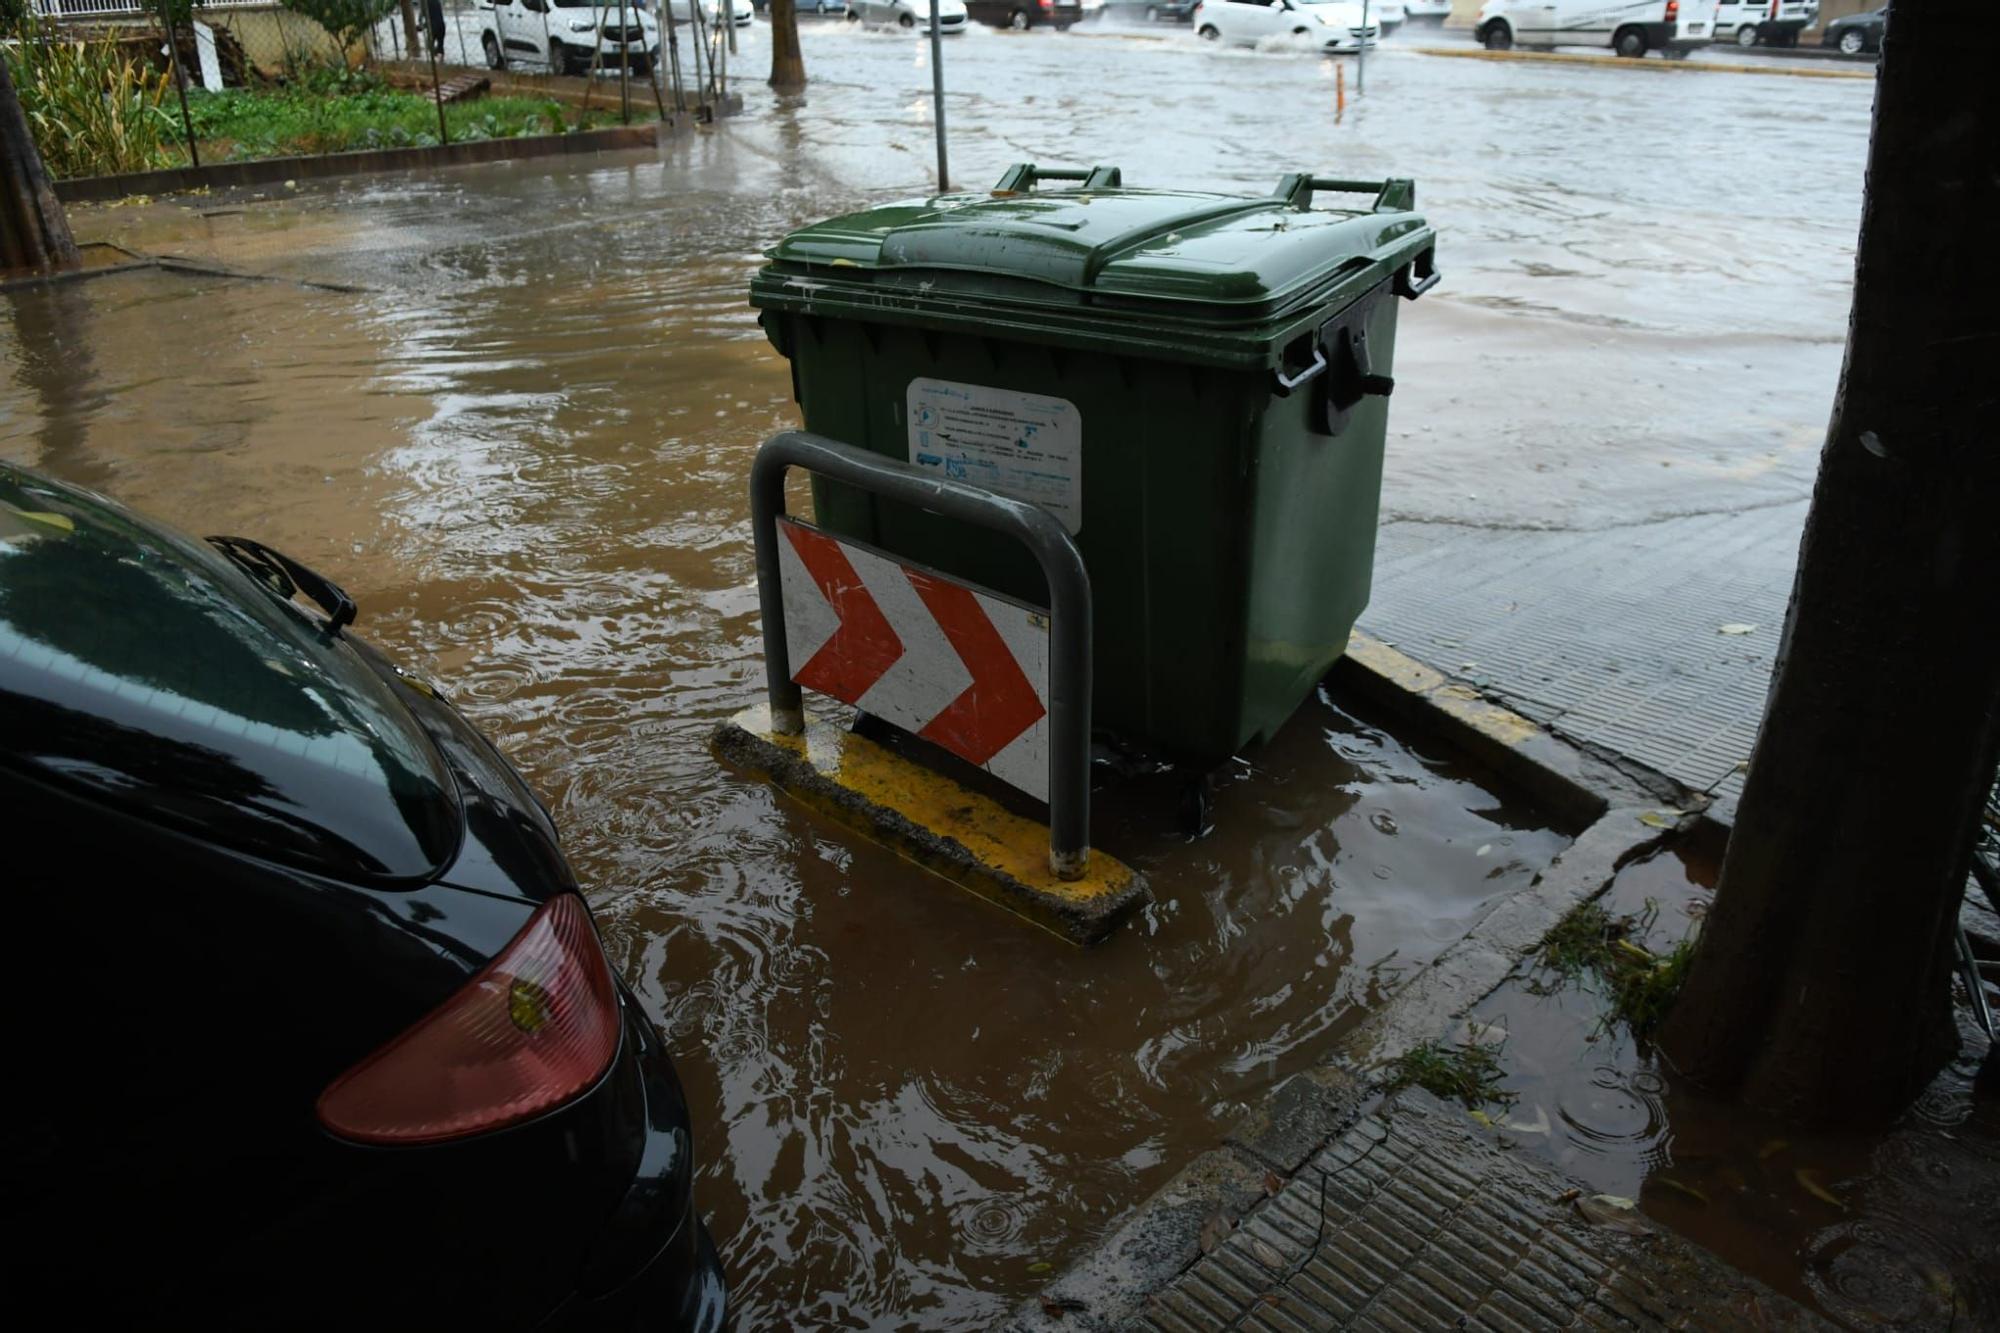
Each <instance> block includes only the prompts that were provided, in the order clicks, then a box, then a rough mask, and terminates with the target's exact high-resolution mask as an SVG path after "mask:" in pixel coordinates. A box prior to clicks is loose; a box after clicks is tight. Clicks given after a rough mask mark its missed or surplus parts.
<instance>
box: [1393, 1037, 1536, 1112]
mask: <svg viewBox="0 0 2000 1333" xmlns="http://www.w3.org/2000/svg"><path fill="white" fill-rule="evenodd" d="M1503 1072H1504V1071H1502V1069H1501V1068H1500V1057H1499V1055H1498V1054H1496V1053H1495V1051H1494V1049H1493V1047H1491V1046H1482V1045H1479V1044H1477V1043H1468V1044H1466V1045H1463V1046H1445V1045H1442V1044H1440V1043H1437V1042H1425V1043H1424V1044H1423V1045H1421V1046H1417V1047H1414V1048H1412V1049H1411V1050H1408V1051H1405V1052H1404V1053H1403V1054H1402V1055H1400V1056H1398V1057H1397V1058H1396V1061H1395V1063H1393V1064H1392V1065H1390V1066H1389V1079H1388V1083H1387V1089H1388V1091H1390V1092H1394V1091H1396V1089H1398V1088H1407V1087H1412V1086H1415V1087H1419V1088H1422V1089H1423V1090H1424V1091H1425V1092H1428V1093H1430V1094H1431V1095H1432V1096H1434V1097H1445V1098H1450V1099H1452V1100H1455V1101H1458V1102H1461V1103H1463V1104H1464V1105H1465V1107H1466V1109H1467V1110H1472V1111H1477V1110H1478V1109H1479V1108H1480V1107H1482V1106H1486V1105H1488V1104H1499V1105H1503V1106H1504V1105H1507V1104H1509V1103H1511V1102H1512V1101H1513V1100H1514V1094H1513V1093H1511V1092H1508V1091H1507V1090H1506V1089H1504V1088H1502V1087H1501V1086H1500V1076H1501V1074H1502V1073H1503Z"/></svg>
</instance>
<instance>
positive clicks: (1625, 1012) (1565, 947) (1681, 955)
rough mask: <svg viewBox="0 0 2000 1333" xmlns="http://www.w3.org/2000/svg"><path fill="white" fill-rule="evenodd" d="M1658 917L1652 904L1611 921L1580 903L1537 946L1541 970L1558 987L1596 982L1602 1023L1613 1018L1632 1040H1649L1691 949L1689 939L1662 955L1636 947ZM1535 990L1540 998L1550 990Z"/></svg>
mask: <svg viewBox="0 0 2000 1333" xmlns="http://www.w3.org/2000/svg"><path fill="white" fill-rule="evenodd" d="M1658 916H1659V908H1658V906H1657V905H1656V904H1653V903H1648V904H1647V905H1646V910H1645V911H1644V912H1641V913H1639V914H1637V915H1634V916H1613V915H1612V914H1611V913H1610V912H1607V911H1606V910H1605V909H1604V908H1603V907H1602V906H1600V905H1599V904H1597V903H1585V904H1584V905H1583V906H1581V907H1579V908H1577V909H1576V910H1575V911H1573V912H1571V913H1570V914H1569V915H1568V916H1566V917H1564V918H1563V919H1562V920H1561V921H1559V922H1557V923H1556V928H1555V929H1554V930H1552V931H1550V932H1549V935H1548V938H1547V939H1545V940H1543V941H1542V965H1543V966H1544V967H1547V968H1549V969H1550V970H1551V971H1554V972H1555V973H1557V974H1558V976H1559V978H1560V981H1559V982H1558V983H1557V984H1558V985H1560V984H1562V983H1563V982H1574V981H1576V980H1578V979H1579V978H1581V977H1583V976H1585V975H1590V976H1594V977H1596V978H1597V980H1598V982H1599V983H1600V984H1601V985H1602V986H1603V987H1604V994H1605V998H1607V999H1608V1000H1609V1001H1610V1002H1611V1011H1610V1012H1609V1013H1608V1014H1606V1015H1605V1023H1606V1024H1607V1025H1608V1024H1609V1023H1610V1022H1611V1021H1612V1020H1613V1019H1617V1020H1620V1021H1622V1022H1624V1024H1625V1025H1626V1026H1627V1027H1629V1028H1630V1029H1631V1030H1632V1035H1633V1036H1635V1037H1639V1038H1641V1039H1644V1038H1646V1037H1649V1036H1651V1035H1652V1033H1653V1032H1654V1030H1655V1029H1657V1028H1658V1027H1659V1025H1660V1021H1661V1020H1662V1019H1664V1018H1665V1017H1666V1016H1667V1010H1668V1009H1670V1008H1672V1007H1673V1002H1674V997H1675V996H1676V995H1679V994H1680V989H1681V983H1682V982H1683V981H1684V980H1686V978H1687V970H1688V964H1689V963H1690V962H1692V961H1693V959H1694V948H1695V941H1694V939H1693V938H1692V937H1691V938H1688V939H1684V940H1682V941H1680V943H1678V944H1676V945H1674V947H1673V948H1672V949H1670V950H1668V951H1667V952H1666V953H1664V954H1656V953H1654V952H1652V951H1651V950H1650V949H1647V948H1645V947H1644V946H1643V945H1641V944H1639V943H1638V939H1639V938H1640V937H1643V936H1644V935H1645V934H1646V933H1647V932H1648V931H1649V930H1650V929H1651V928H1652V925H1653V922H1654V921H1655V920H1656V919H1657V918H1658ZM1536 989H1538V990H1539V991H1541V992H1542V993H1544V994H1546V993H1548V992H1549V991H1552V990H1554V989H1555V987H1554V986H1547V985H1538V986H1537V987H1536Z"/></svg>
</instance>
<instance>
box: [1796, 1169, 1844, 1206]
mask: <svg viewBox="0 0 2000 1333" xmlns="http://www.w3.org/2000/svg"><path fill="white" fill-rule="evenodd" d="M1792 1176H1793V1178H1794V1179H1796V1180H1797V1181H1798V1182H1799V1184H1800V1185H1801V1186H1802V1187H1803V1188H1804V1189H1805V1192H1806V1193H1808V1194H1810V1195H1812V1196H1813V1197H1814V1198H1815V1199H1824V1200H1826V1201H1827V1202H1828V1203H1830V1204H1832V1205H1833V1206H1834V1207H1836V1208H1842V1209H1844V1208H1846V1207H1847V1205H1846V1204H1844V1203H1842V1202H1841V1201H1840V1198H1839V1196H1837V1195H1836V1194H1834V1192H1833V1191H1832V1190H1830V1189H1828V1188H1827V1187H1826V1186H1824V1185H1822V1184H1820V1183H1819V1172H1817V1171H1815V1170H1813V1169H1812V1168H1811V1167H1809V1166H1802V1167H1800V1168H1799V1169H1798V1170H1796V1171H1794V1172H1792Z"/></svg>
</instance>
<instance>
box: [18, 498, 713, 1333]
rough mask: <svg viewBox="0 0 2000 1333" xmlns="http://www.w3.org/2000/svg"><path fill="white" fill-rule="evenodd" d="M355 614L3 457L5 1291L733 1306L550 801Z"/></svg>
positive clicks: (587, 1315) (649, 1061)
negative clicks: (10, 1069) (357, 628)
mask: <svg viewBox="0 0 2000 1333" xmlns="http://www.w3.org/2000/svg"><path fill="white" fill-rule="evenodd" d="M301 599H303V601H302V600H301ZM305 602H310V603H311V604H312V605H311V606H307V605H305V604H304V603H305ZM355 616H356V609H355V605H354V603H353V602H352V601H351V600H350V599H349V598H348V597H347V595H346V594H345V593H344V592H342V591H341V590H340V588H339V587H338V586H336V585H335V584H333V583H332V582H330V581H329V580H328V579H326V578H324V577H323V576H321V575H320V574H318V573H315V572H314V571H313V570H311V569H309V568H307V567H305V566H303V565H301V564H299V563H297V562H296V561H293V560H291V559H288V558H287V557H285V556H284V555H282V554H280V553H279V552H277V551H275V550H273V549H271V548H270V547H268V546H265V545H262V544H261V543H259V542H257V541H254V540H250V539H246V538H241V537H211V538H209V539H207V540H206V541H200V540H196V539H194V538H192V537H187V536H183V535H182V534H180V533H178V532H175V531H173V530H172V529H170V528H167V527H165V526H163V525H161V524H158V523H155V522H153V521H151V520H149V519H146V518H144V517H142V516H140V515H138V514H135V513H133V512H131V511H130V510H127V509H125V508H123V507H121V506H119V505H117V504H115V503H113V502H111V501H109V500H106V499H104V498H103V497H101V496H97V495H93V494H91V493H89V492H87V491H83V490H79V489H77V488H75V487H72V486H68V485H64V484H61V483H58V482H55V481H52V480H49V479H48V478H45V477H42V476H39V475H37V474H35V473H32V472H29V471H26V470H24V469H21V468H17V467H14V466H11V465H9V464H6V463H0V808H4V809H5V810H6V812H7V814H6V818H7V829H8V832H9V838H8V853H7V870H6V884H7V889H8V895H7V906H8V922H9V929H10V931H12V932H14V933H13V935H12V938H13V939H15V940H16V941H17V947H16V948H15V949H14V951H13V954H14V956H13V957H12V958H11V959H10V961H9V964H8V979H9V981H10V983H11V984H14V985H18V986H22V987H26V988H28V989H26V990H24V991H22V992H21V993H22V994H23V995H24V996H35V997H40V999H39V1001H38V1003H37V1004H36V1013H35V1020H34V1022H33V1023H32V1024H25V1023H24V1024H17V1025H16V1030H15V1031H14V1032H13V1033H12V1034H11V1035H10V1054H11V1056H12V1058H13V1059H14V1060H15V1061H17V1062H20V1063H18V1064H17V1068H21V1069H32V1070H33V1071H35V1075H36V1078H35V1083H34V1089H33V1095H31V1096H17V1097H16V1098H15V1104H14V1106H13V1108H12V1110H11V1113H10V1115H11V1118H10V1122H9V1130H8V1134H7V1138H6V1143H5V1147H4V1149H0V1152H4V1154H5V1160H6V1165H5V1173H6V1175H5V1178H6V1181H7V1200H6V1204H7V1209H8V1211H9V1215H10V1217H12V1218H13V1219H14V1221H15V1223H16V1225H14V1226H11V1227H10V1228H9V1238H8V1246H7V1259H8V1272H9V1280H8V1293H7V1294H8V1298H9V1299H10V1301H13V1302H15V1303H16V1304H17V1306H18V1308H20V1309H24V1310H33V1309H42V1310H56V1309H69V1310H72V1311H76V1312H79V1315H80V1317H82V1318H86V1319H87V1320H88V1322H90V1323H91V1324H93V1325H101V1326H104V1327H111V1328H139V1327H196V1328H229V1329H266V1328H268V1329H280V1328H282V1329H302V1328H303V1329H341V1330H347V1329H357V1328H369V1327H379V1326H383V1325H388V1326H393V1327H397V1328H436V1329H445V1328H478V1329H495V1330H497V1329H522V1330H525V1329H531V1328H535V1329H541V1328H549V1327H554V1326H560V1327H563V1328H576V1327H591V1328H595V1327H614V1326H615V1327H634V1326H636V1321H638V1320H641V1319H643V1320H645V1321H646V1322H647V1324H648V1326H654V1325H657V1326H660V1327H671V1328H677V1329H683V1330H700V1331H701V1333H708V1331H710V1330H716V1329H720V1328H721V1326H722V1324H723V1322H724V1317H725V1313H726V1312H725V1309H724V1304H725V1297H724V1290H723V1283H722V1274H721V1270H720V1267H719V1265H718V1263H717V1259H716V1253H715V1247H714V1245H713V1244H712V1243H711V1241H710V1240H709V1237H708V1233H707V1230H706V1229H705V1228H704V1227H703V1225H702V1222H701V1219H700V1217H699V1215H698V1214H697V1213H696V1211H695V1206H694V1196H693V1182H694V1159H693V1148H692V1142H691V1139H690V1135H689V1124H688V1111H687V1105H686V1102H685V1099H684V1097H683V1095H682V1091H681V1086H680V1083H679V1081H678V1079H677V1078H676V1076H675V1073H674V1069H673V1066H672V1064H671V1063H670V1062H669V1061H668V1058H667V1055H666V1052H665V1049H664V1047H663V1045H662V1043H661V1039H660V1037H659V1035H658V1033H657V1032H656V1031H655V1030H654V1028H653V1026H652V1023H651V1022H650V1021H649V1020H648V1019H647V1017H646V1016H645V1014H644V1013H643V1012H642V1010H641V1009H640V1007H639V1003H638V1001H637V1000H636V999H635V998H634V997H633V996H632V994H631V993H630V992H629V991H628V990H627V989H626V988H625V985H624V983H623V982H622V981H621V980H620V979H619V977H618V975H617V973H616V972H615V971H614V970H613V969H612V967H611V965H610V963H609V961H608V960H607V958H606V956H605V952H604V949H603V947H602V945H601V944H600V942H599V940H598V936H597V930H596V927H595V926H594V925H593V923H592V920H591V913H590V908H589V907H588V906H587V905H586V904H585V902H584V899H583V896H582V894H581V893H580V892H579V890H578V886H577V881H576V878H575V876H574V875H573V874H572V872H571V870H570V867H569V865H568V863H567V862H566V861H565V859H564V857H563V853H562V850H561V848H560V846H559V844H558V842H557V832H556V827H555V825H554V823H553V822H552V821H551V819H550V817H549V814H548V812H547V810H546V809H545V808H544V807H543V805H542V804H541V802H540V801H539V800H538V799H537V797H536V796H535V794H534V793H533V791H532V790H531V789H530V788H529V786H528V784H527V782H526V781H525V780H524V779H523V778H522V776H521V775H520V774H519V773H518V772H516V771H515V770H514V768H513V767H512V766H511V765H510V764H509V763H508V762H507V760H506V759H505V758H503V757H502V756H501V754H500V752H499V751H498V750H497V749H495V748H494V747H493V745H492V744H491V742H489V741H488V740H487V739H486V737H485V736H484V735H483V734H481V733H480V731H479V730H478V729H477V728H475V727H474V726H473V724H472V723H471V722H470V721H468V720H467V719H466V718H465V717H464V716H463V715H461V714H460V713H459V712H458V711H457V710H456V709H455V708H453V707H452V706H451V704H450V703H448V702H447V701H446V699H445V696H444V694H443V692H442V691H441V690H440V689H439V688H438V687H437V686H435V685H433V684H431V683H429V682H428V681H426V680H424V679H423V678H422V677H419V676H414V675H410V674H407V673H405V672H403V671H401V670H399V669H398V668H397V667H396V666H394V665H393V664H392V663H391V662H389V660H388V659H387V658H385V657H384V656H383V655H382V654H381V653H380V652H379V651H377V650H376V649H375V648H373V647H371V646H370V645H368V644H367V643H366V642H364V641H363V640H362V639H360V638H359V637H357V636H356V635H355V634H354V631H353V622H354V620H355Z"/></svg>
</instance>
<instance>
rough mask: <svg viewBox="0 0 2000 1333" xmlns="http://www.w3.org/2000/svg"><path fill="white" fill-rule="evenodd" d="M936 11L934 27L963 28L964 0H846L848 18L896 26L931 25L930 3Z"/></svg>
mask: <svg viewBox="0 0 2000 1333" xmlns="http://www.w3.org/2000/svg"><path fill="white" fill-rule="evenodd" d="M933 2H935V3H936V5H937V12H938V31H939V32H940V33H946V32H964V31H965V0H847V17H848V19H849V21H850V22H856V21H858V22H862V23H881V24H893V25H894V26H896V27H898V28H921V29H922V30H923V31H925V32H929V31H930V29H931V4H932V3H933Z"/></svg>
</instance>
